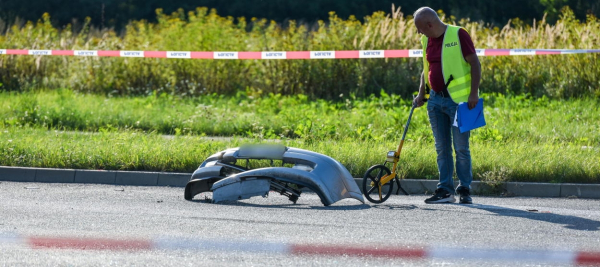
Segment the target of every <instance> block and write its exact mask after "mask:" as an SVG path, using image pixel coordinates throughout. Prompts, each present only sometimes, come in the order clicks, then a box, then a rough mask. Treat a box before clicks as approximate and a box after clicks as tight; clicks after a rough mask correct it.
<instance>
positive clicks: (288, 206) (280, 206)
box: [190, 199, 371, 210]
mask: <svg viewBox="0 0 600 267" xmlns="http://www.w3.org/2000/svg"><path fill="white" fill-rule="evenodd" d="M190 201H191V202H196V203H211V204H212V202H211V200H210V199H199V200H198V199H193V200H190ZM212 205H226V206H242V207H255V208H269V209H313V210H366V209H370V208H371V206H369V205H367V204H357V205H335V204H334V205H333V206H311V205H306V204H301V203H298V204H294V203H287V204H255V203H248V202H242V201H223V202H219V203H217V204H212Z"/></svg>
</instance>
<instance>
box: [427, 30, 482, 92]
mask: <svg viewBox="0 0 600 267" xmlns="http://www.w3.org/2000/svg"><path fill="white" fill-rule="evenodd" d="M444 35H445V33H444V34H442V36H440V37H438V38H431V37H429V41H427V61H428V62H429V74H428V75H429V84H430V85H431V89H433V90H434V91H436V92H440V91H442V90H444V86H445V85H446V82H447V81H444V75H443V74H442V45H443V43H444ZM458 39H459V40H460V49H461V50H462V54H463V57H466V56H468V55H471V54H475V53H476V51H475V46H474V45H473V40H471V36H469V33H467V31H465V29H462V28H461V29H459V30H458Z"/></svg>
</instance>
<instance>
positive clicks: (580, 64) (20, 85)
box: [0, 8, 600, 100]
mask: <svg viewBox="0 0 600 267" xmlns="http://www.w3.org/2000/svg"><path fill="white" fill-rule="evenodd" d="M442 16H443V14H442ZM444 19H445V20H446V21H447V22H450V23H455V24H458V25H461V26H464V27H465V28H466V29H467V30H468V31H469V32H470V33H471V35H472V37H473V40H474V42H475V45H476V47H477V48H484V49H485V48H540V49H541V48H543V49H592V48H595V49H597V48H598V47H597V45H598V44H599V43H600V21H599V20H598V19H597V18H596V17H594V16H591V15H590V16H588V18H587V21H585V22H580V21H579V20H577V19H576V18H575V16H574V14H573V12H572V11H571V10H570V9H568V8H566V9H564V10H563V11H562V13H561V15H560V19H559V20H558V21H557V22H556V23H554V24H552V25H550V24H548V23H547V22H546V21H545V20H541V21H536V22H535V23H534V24H533V25H527V24H525V23H523V22H522V21H520V20H518V19H515V20H512V21H510V22H507V24H506V26H504V27H502V28H498V27H490V26H488V25H487V24H485V23H484V22H474V21H469V20H464V19H463V20H460V21H455V19H454V18H453V17H444ZM157 21H158V22H157V23H149V22H147V21H132V22H131V23H130V24H129V25H128V26H127V27H126V30H125V31H124V32H119V33H117V32H114V31H113V30H111V29H95V28H92V27H90V26H89V24H85V25H84V26H83V28H82V29H73V28H72V27H71V26H70V25H68V26H66V27H64V28H60V29H58V28H55V27H53V26H52V25H51V23H50V16H49V15H48V14H46V15H44V17H43V18H41V19H40V20H39V21H38V22H36V23H31V22H30V23H26V24H25V25H12V26H10V25H9V26H7V27H8V29H7V30H4V29H3V27H2V26H3V25H0V32H6V33H5V34H4V35H1V36H0V48H4V49H54V50H143V51H307V50H357V49H418V48H420V44H419V35H418V34H417V32H416V30H415V28H414V24H413V21H412V17H411V16H405V15H404V14H402V13H401V12H400V10H397V11H395V12H393V13H389V14H386V13H384V12H376V13H373V14H372V15H370V16H368V17H366V18H365V19H364V22H361V21H360V20H357V19H356V18H354V17H350V18H348V19H342V18H339V17H338V16H336V14H334V13H331V14H330V17H329V20H328V21H326V22H325V21H319V22H318V23H317V24H315V25H307V24H299V23H296V22H294V21H290V22H289V24H288V25H286V26H285V27H283V26H281V25H280V24H277V23H275V22H272V21H271V22H269V21H267V20H264V19H254V18H253V19H248V20H247V19H245V18H235V19H234V18H232V17H221V16H219V15H218V14H217V13H216V11H215V10H208V9H206V8H198V9H197V10H194V11H190V12H187V13H186V12H184V11H183V10H180V11H179V12H176V13H174V14H170V15H168V14H163V13H162V11H161V10H158V11H157ZM88 22H89V21H88ZM598 59H599V55H598V54H597V53H595V54H576V55H547V56H533V57H532V56H519V57H482V58H481V61H482V67H483V82H482V84H481V88H482V90H483V91H484V92H494V93H503V94H515V95H519V94H530V95H532V96H535V97H541V96H547V97H550V98H569V97H579V96H594V97H598V96H600V89H599V88H600V75H597V74H598V73H600V65H598V64H590V63H591V62H598ZM0 66H1V68H0V82H2V84H3V85H2V87H0V88H2V89H4V90H11V91H26V90H30V89H44V88H70V89H73V90H76V91H80V92H90V93H97V94H101V95H109V94H110V95H150V94H153V93H158V94H162V93H167V94H171V95H178V96H190V95H191V96H199V95H206V94H212V93H217V94H220V95H229V96H235V95H236V94H237V92H239V91H240V90H245V91H247V92H249V94H252V95H254V96H260V95H268V94H269V93H273V94H282V95H295V94H304V95H307V96H308V97H310V98H313V99H314V98H322V99H328V100H335V99H337V98H338V97H339V95H341V94H343V95H345V96H350V95H354V96H357V97H367V96H369V95H371V94H375V95H378V94H379V93H380V91H381V90H382V89H384V90H385V92H387V93H388V94H397V95H401V96H403V97H409V96H410V95H411V94H412V93H413V92H414V91H415V88H417V86H418V77H419V75H420V72H421V62H420V59H347V60H189V59H154V58H104V57H103V58H92V57H58V56H55V57H51V56H41V57H40V56H1V57H0Z"/></svg>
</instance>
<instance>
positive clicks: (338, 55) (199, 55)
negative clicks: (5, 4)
mask: <svg viewBox="0 0 600 267" xmlns="http://www.w3.org/2000/svg"><path fill="white" fill-rule="evenodd" d="M476 51H477V55H479V56H535V55H563V54H586V53H600V49H595V50H594V49H592V50H590V49H587V50H586V49H477V50H476ZM0 55H32V56H80V57H139V58H190V59H191V58H194V59H344V58H408V57H423V51H422V50H419V49H408V50H346V51H287V52H286V51H266V52H265V51H263V52H227V51H219V52H194V51H103V50H15V49H0Z"/></svg>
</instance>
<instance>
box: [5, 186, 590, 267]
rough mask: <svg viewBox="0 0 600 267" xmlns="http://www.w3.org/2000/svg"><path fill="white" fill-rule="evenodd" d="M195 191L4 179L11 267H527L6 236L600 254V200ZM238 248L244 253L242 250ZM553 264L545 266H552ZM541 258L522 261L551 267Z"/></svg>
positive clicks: (489, 262) (490, 262) (7, 259)
mask: <svg viewBox="0 0 600 267" xmlns="http://www.w3.org/2000/svg"><path fill="white" fill-rule="evenodd" d="M205 197H210V195H199V196H196V200H194V201H186V200H184V199H183V188H179V187H176V188H173V187H135V186H113V185H92V184H46V183H14V182H0V203H1V204H0V214H1V215H0V265H6V266H31V265H45V266H49V265H51V266H57V265H59V266H64V265H77V266H81V265H94V266H98V265H102V266H106V265H115V266H123V265H136V266H144V265H152V266H159V265H161V266H197V265H205V266H281V265H287V266H315V265H319V266H321V265H322V266H414V265H417V266H419V265H420V266H431V265H437V266H465V265H467V266H468V265H470V266H483V265H485V266H515V262H512V261H496V260H488V259H485V258H482V259H479V260H475V261H473V260H466V261H465V260H461V259H460V257H459V258H455V259H447V260H446V259H422V260H409V259H390V258H373V257H359V256H353V255H346V256H331V255H328V256H315V255H288V254H285V253H279V254H278V253H273V252H252V251H248V250H247V249H245V248H244V247H242V248H241V249H240V250H239V251H237V250H236V251H222V250H210V249H208V248H207V249H204V248H202V247H196V248H193V249H168V248H160V249H159V248H157V249H145V250H144V249H142V250H126V251H114V250H77V249H32V248H30V247H29V246H27V245H25V244H20V243H14V242H13V243H11V242H8V241H7V240H8V239H7V238H4V239H3V238H2V236H5V237H6V236H14V235H16V236H20V237H59V238H82V239H98V238H102V239H111V240H133V239H136V240H140V239H143V240H156V239H158V238H163V239H169V240H188V241H189V240H216V241H226V242H230V243H236V242H238V243H247V242H259V243H264V242H273V243H286V244H287V243H293V244H302V245H309V246H317V245H332V246H346V247H366V248H375V247H378V248H383V247H402V248H406V247H410V248H422V247H447V248H457V249H460V248H463V249H464V248H467V249H470V250H472V251H477V250H480V249H481V250H489V249H492V250H493V249H500V250H506V249H513V250H514V249H517V250H523V251H525V250H550V251H554V250H556V251H565V250H577V251H581V250H583V251H600V200H586V199H566V198H522V197H513V198H493V197H478V196H474V202H475V204H473V205H460V204H437V205H427V204H424V203H423V200H424V199H425V196H422V195H420V196H392V197H391V198H390V199H389V200H388V201H387V202H385V203H383V204H380V205H373V204H369V203H367V204H362V203H360V202H359V201H357V200H354V199H346V200H342V201H340V202H337V203H335V204H334V205H332V206H330V207H324V206H322V204H321V202H320V201H319V198H318V196H317V195H315V194H311V193H304V194H303V195H302V196H301V197H300V199H299V201H298V203H297V204H292V203H291V202H289V201H288V200H287V199H286V198H285V197H283V196H278V195H276V194H272V195H271V196H269V197H268V198H261V197H255V198H251V199H248V200H243V201H238V202H231V203H226V204H212V203H209V202H208V201H205V200H204V198H205ZM232 250H233V249H232ZM544 264H545V263H544ZM544 264H542V263H540V262H519V263H518V265H528V266H540V265H544Z"/></svg>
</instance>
